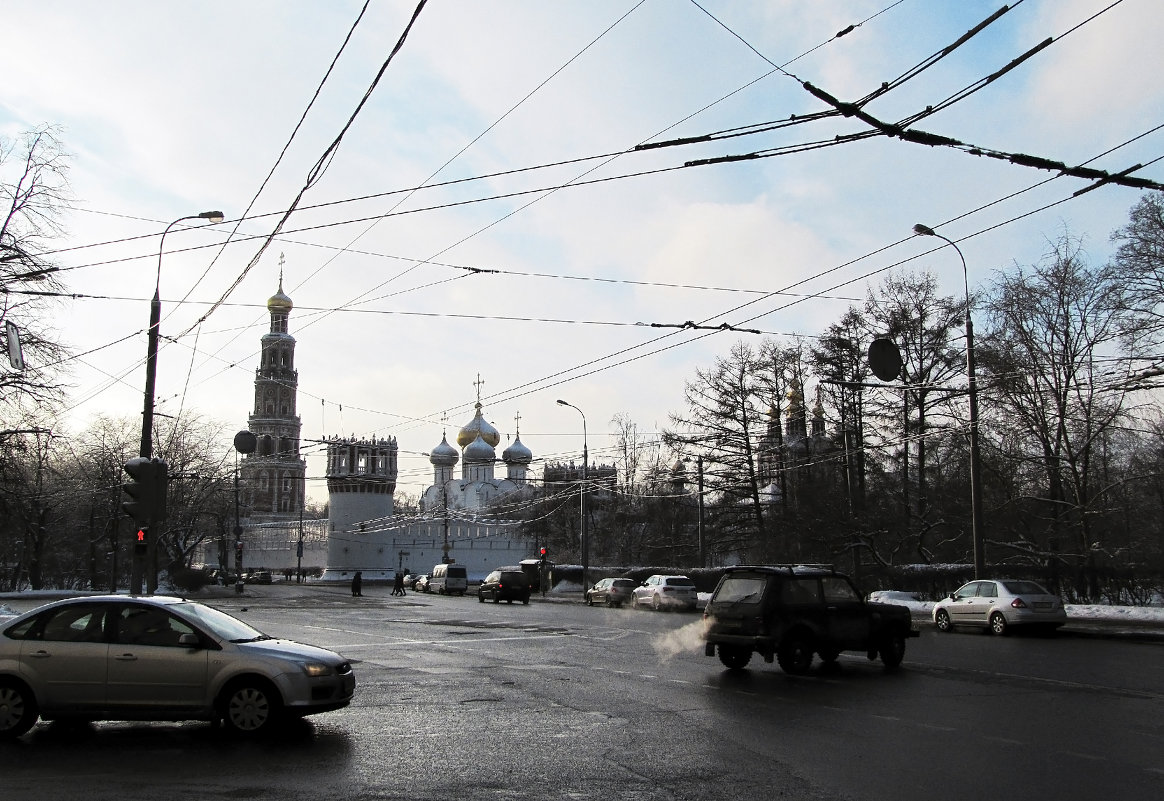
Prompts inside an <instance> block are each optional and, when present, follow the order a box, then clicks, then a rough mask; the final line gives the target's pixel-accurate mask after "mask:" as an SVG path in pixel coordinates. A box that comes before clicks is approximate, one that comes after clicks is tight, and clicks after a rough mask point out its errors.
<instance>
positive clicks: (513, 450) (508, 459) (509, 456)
mask: <svg viewBox="0 0 1164 801" xmlns="http://www.w3.org/2000/svg"><path fill="white" fill-rule="evenodd" d="M501 461H503V462H505V463H506V464H529V463H530V462H532V461H533V451H531V450H530V449H529V448H527V447H526V446H525V445H524V444H523V443H522V441H521V435H520V434H519V435H518V436H516V437H514V438H513V444H512V445H510V446H509V447H508V448H506V449H505V451H504V452H503V453H502V454H501Z"/></svg>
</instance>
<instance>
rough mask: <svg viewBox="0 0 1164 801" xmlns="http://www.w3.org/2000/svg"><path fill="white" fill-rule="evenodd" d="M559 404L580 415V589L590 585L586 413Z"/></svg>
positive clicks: (563, 403)
mask: <svg viewBox="0 0 1164 801" xmlns="http://www.w3.org/2000/svg"><path fill="white" fill-rule="evenodd" d="M558 405H559V406H569V407H570V408H571V409H573V410H574V411H576V412H578V414H581V415H582V485H581V487H580V492H579V493H578V494H579V501H578V504H579V509H580V513H581V515H582V589H583V590H585V589H586V588H587V587H589V586H590V585H589V584H588V583H587V581H586V573H587V571H588V570H589V569H590V542H589V540H587V538H586V465H587V463H588V462H589V461H590V453H589V452H588V451H587V450H586V415H585V414H583V413H582V410H581V409H579V408H578V407H577V406H575V405H574V404H572V403H566V401H564V400H558Z"/></svg>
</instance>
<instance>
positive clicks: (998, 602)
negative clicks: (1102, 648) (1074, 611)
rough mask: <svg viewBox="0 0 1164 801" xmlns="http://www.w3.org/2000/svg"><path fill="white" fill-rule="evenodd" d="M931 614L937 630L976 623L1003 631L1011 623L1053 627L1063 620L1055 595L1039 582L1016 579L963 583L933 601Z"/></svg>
mask: <svg viewBox="0 0 1164 801" xmlns="http://www.w3.org/2000/svg"><path fill="white" fill-rule="evenodd" d="M932 614H933V618H934V625H936V626H937V627H938V630H939V631H951V630H953V628H954V626H978V627H983V628H985V627H989V629H990V630H991V631H993V632H994V633H995V634H1005V633H1006V632H1007V631H1008V630H1009V629H1010V627H1011V626H1040V627H1042V628H1046V629H1056V628H1058V627H1059V626H1062V625H1063V624H1064V623H1066V622H1067V610H1066V609H1065V608H1064V607H1063V602H1062V600H1060V598H1059V596H1058V595H1053V594H1051V593H1049V592H1047V590H1046V589H1044V588H1043V586H1042V585H1041V584H1037V583H1035V582H1033V581H1025V580H1019V579H999V580H997V581H971V582H968V583H967V584H963V585H962V586H961V587H959V588H958V589H957V590H956V591H955V592H953V593H952V594H951V595H950V597H949V598H943V599H942V600H940V601H938V602H937V603H935V604H934V608H933V612H932Z"/></svg>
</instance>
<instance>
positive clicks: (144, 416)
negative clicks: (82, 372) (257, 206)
mask: <svg viewBox="0 0 1164 801" xmlns="http://www.w3.org/2000/svg"><path fill="white" fill-rule="evenodd" d="M222 219H223V217H222V212H221V211H204V212H202V213H201V214H193V215H190V216H189V217H179V218H178V219H176V220H174V221H173V222H172V223H170V224H169V225H167V226H166V230H164V231H162V238H161V241H160V242H158V276H157V281H156V282H155V284H154V299H153V301H152V302H151V303H150V330H149V341H148V344H147V345H146V383H145V407H144V408H143V409H142V413H141V449H140V450H139V451H138V456H144V457H145V458H147V459H148V458H150V457H151V456H153V452H154V448H153V439H152V433H153V427H154V380H155V378H156V376H157V370H158V334H159V332H160V330H161V324H162V298H161V288H162V250H163V248H165V246H166V234H168V233H170V229H171V228H173V227H174V226H175V225H177V224H178V223H180V222H184V221H186V220H209V221H210V222H212V223H220V222H222ZM152 540H153V538H152V537H151V541H152Z"/></svg>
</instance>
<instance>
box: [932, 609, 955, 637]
mask: <svg viewBox="0 0 1164 801" xmlns="http://www.w3.org/2000/svg"><path fill="white" fill-rule="evenodd" d="M934 625H935V626H937V627H938V631H945V632H951V631H953V630H954V623H953V621H952V620H950V613H949V612H947V611H946V610H945V609H939V610H938V611H937V614H935V615H934Z"/></svg>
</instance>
